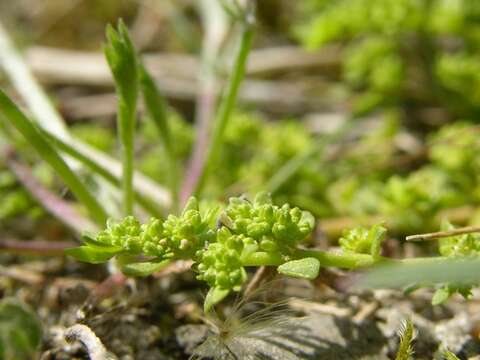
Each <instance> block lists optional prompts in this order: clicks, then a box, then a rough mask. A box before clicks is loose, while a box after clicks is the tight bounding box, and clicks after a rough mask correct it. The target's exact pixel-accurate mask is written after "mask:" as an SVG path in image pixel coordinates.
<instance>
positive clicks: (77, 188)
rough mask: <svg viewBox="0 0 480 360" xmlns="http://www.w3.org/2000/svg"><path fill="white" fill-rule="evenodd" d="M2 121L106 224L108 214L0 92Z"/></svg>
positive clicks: (18, 110) (40, 135)
mask: <svg viewBox="0 0 480 360" xmlns="http://www.w3.org/2000/svg"><path fill="white" fill-rule="evenodd" d="M0 115H2V116H1V117H0V120H4V121H8V122H10V123H11V124H12V125H13V126H14V127H15V128H16V129H17V130H18V131H19V132H20V133H21V134H22V135H23V136H24V137H25V138H26V139H27V141H28V142H29V143H30V145H32V146H33V147H34V148H35V150H36V151H37V152H38V154H39V155H40V156H41V157H42V158H43V160H45V161H46V162H47V163H48V164H49V165H50V166H51V167H52V168H53V169H54V170H55V171H56V173H57V174H58V175H59V176H60V178H61V179H62V180H63V181H64V182H65V184H66V185H67V186H68V188H69V189H70V190H71V191H72V193H73V194H74V195H75V196H76V198H77V199H78V200H79V201H80V202H81V203H82V204H84V205H85V207H86V208H87V209H88V211H89V213H90V215H91V216H92V218H93V219H94V220H95V221H96V222H97V223H99V224H101V225H103V224H105V222H106V220H107V217H108V216H107V213H106V212H105V210H104V209H103V207H102V206H101V205H100V204H99V203H98V202H97V200H96V199H95V197H94V196H93V195H92V194H91V193H90V192H89V191H88V190H87V188H86V187H85V186H84V185H83V183H82V181H81V180H80V179H79V178H78V177H77V175H76V174H75V173H74V172H73V171H72V170H71V169H70V168H69V167H68V165H67V164H66V163H65V161H64V160H63V159H62V158H61V157H60V155H59V154H58V153H57V152H56V150H55V149H54V148H53V147H52V146H51V145H50V144H49V143H48V141H47V140H46V139H45V138H44V137H43V135H42V133H41V132H40V131H39V130H38V129H37V128H36V127H35V126H34V125H33V123H32V122H31V121H30V120H29V119H28V118H27V117H26V116H25V115H24V114H23V113H22V112H21V111H20V109H19V108H18V107H17V106H16V105H15V104H14V103H13V101H11V100H10V99H9V97H8V96H7V95H6V94H5V93H4V92H3V91H1V90H0Z"/></svg>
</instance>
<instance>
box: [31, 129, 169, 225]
mask: <svg viewBox="0 0 480 360" xmlns="http://www.w3.org/2000/svg"><path fill="white" fill-rule="evenodd" d="M40 131H41V132H42V134H43V135H45V137H47V138H48V140H50V141H51V142H52V144H53V146H55V147H56V148H57V149H58V150H60V151H61V152H63V153H65V154H67V155H69V156H70V157H71V158H73V159H75V160H78V162H80V163H81V164H82V165H84V166H86V167H87V168H89V169H90V170H91V171H92V172H94V173H95V174H97V175H99V176H100V177H102V178H103V179H104V180H106V181H108V182H109V183H110V184H113V185H115V186H117V187H121V185H122V180H121V175H120V174H119V173H118V171H117V172H116V173H114V172H112V169H111V167H110V168H109V167H106V166H105V165H106V162H105V161H99V160H102V159H99V158H97V157H95V156H89V155H90V154H86V153H84V152H82V151H81V150H79V149H78V147H77V146H75V145H74V144H71V143H70V142H68V143H67V142H65V141H63V140H62V139H60V138H58V137H55V135H53V134H51V133H49V132H48V131H45V130H42V129H40ZM137 175H138V174H137ZM136 179H137V180H139V181H141V180H144V179H142V178H141V177H140V176H136ZM148 184H153V183H150V182H149V183H148ZM134 185H135V184H134ZM138 185H140V186H138ZM146 185H147V183H143V181H142V183H141V184H137V186H136V188H135V199H136V201H137V202H138V203H139V204H140V205H141V206H142V207H143V208H144V209H145V210H147V211H148V212H149V213H150V215H153V216H155V217H157V218H160V219H161V218H163V217H164V214H163V213H162V211H161V210H160V209H159V208H158V207H157V201H156V200H157V199H156V198H155V197H154V196H151V193H150V194H148V195H147V194H146V193H145V189H146V188H147V186H146ZM140 189H141V190H143V193H142V191H141V190H140ZM151 190H152V191H155V190H156V191H155V194H157V195H158V193H159V191H160V190H161V191H163V189H162V188H158V189H155V188H152V189H151Z"/></svg>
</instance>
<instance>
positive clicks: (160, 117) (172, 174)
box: [140, 64, 178, 207]
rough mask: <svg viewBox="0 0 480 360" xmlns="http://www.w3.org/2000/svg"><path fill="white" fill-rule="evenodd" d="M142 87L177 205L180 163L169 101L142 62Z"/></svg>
mask: <svg viewBox="0 0 480 360" xmlns="http://www.w3.org/2000/svg"><path fill="white" fill-rule="evenodd" d="M140 87H141V89H142V93H143V100H144V102H145V107H146V109H147V111H148V113H149V115H150V117H151V118H152V120H153V122H154V123H155V125H156V127H157V129H158V132H159V134H160V137H161V138H162V141H163V144H164V146H165V152H166V154H167V157H168V167H169V169H168V173H169V180H170V192H171V193H172V203H173V206H174V207H176V206H177V205H178V204H177V203H178V165H177V159H176V156H175V150H174V148H173V141H172V135H171V131H170V127H169V124H168V114H167V103H166V101H165V99H164V97H163V96H162V94H161V93H160V90H159V89H158V87H157V85H156V84H155V81H154V80H153V78H152V77H151V76H150V74H149V73H148V71H147V69H146V68H145V66H144V65H143V64H140ZM159 165H160V164H159Z"/></svg>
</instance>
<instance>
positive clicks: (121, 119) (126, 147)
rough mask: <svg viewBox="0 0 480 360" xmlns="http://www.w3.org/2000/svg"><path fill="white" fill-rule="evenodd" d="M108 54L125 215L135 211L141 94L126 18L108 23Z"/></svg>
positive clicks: (106, 51)
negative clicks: (115, 23) (114, 94)
mask: <svg viewBox="0 0 480 360" xmlns="http://www.w3.org/2000/svg"><path fill="white" fill-rule="evenodd" d="M107 39H108V43H107V45H106V46H105V49H104V50H105V57H106V58H107V62H108V65H109V66H110V70H111V71H112V75H113V78H114V80H115V87H116V90H117V95H118V114H117V128H118V138H119V140H120V145H121V148H122V164H123V175H122V181H123V207H124V212H125V215H132V214H133V203H134V194H133V171H134V170H133V150H134V149H133V145H134V135H135V125H136V109H137V98H138V67H137V56H136V54H135V49H134V48H133V44H132V42H131V40H130V37H129V36H128V31H127V28H126V26H125V24H124V23H123V22H122V21H119V23H118V29H117V30H115V29H114V28H113V27H112V26H107Z"/></svg>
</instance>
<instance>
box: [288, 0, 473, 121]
mask: <svg viewBox="0 0 480 360" xmlns="http://www.w3.org/2000/svg"><path fill="white" fill-rule="evenodd" d="M305 16H306V17H308V18H309V20H308V21H303V20H302V21H301V22H300V23H299V24H298V26H297V27H296V28H295V32H296V34H297V36H298V37H299V38H300V39H301V41H302V42H303V44H304V45H305V46H306V47H308V48H310V49H318V48H321V47H323V46H325V45H327V44H331V43H337V44H341V45H342V47H343V48H344V56H342V64H343V69H344V71H343V74H344V81H345V82H346V83H347V84H348V85H349V86H350V88H351V89H352V91H354V92H355V93H356V94H359V96H358V97H357V98H356V102H355V106H354V111H355V112H357V113H364V112H369V111H372V110H375V109H378V108H379V107H390V106H401V107H410V108H412V107H413V108H425V107H431V106H435V107H441V108H443V109H445V110H446V111H448V112H449V114H450V115H452V116H453V117H455V116H457V114H458V115H462V116H469V115H472V114H475V113H477V112H478V109H479V101H478V100H479V99H480V98H479V92H478V89H479V88H480V86H479V85H480V83H479V81H480V77H479V71H478V70H479V67H480V60H479V56H478V55H479V51H480V47H479V44H480V42H479V38H480V21H479V20H480V4H479V3H478V2H477V1H475V0H378V1H370V0H338V1H337V0H335V1H332V0H309V1H306V2H305V3H304V5H303V16H302V17H300V18H301V19H303V18H304V17H305ZM409 115H410V116H412V114H409ZM410 120H412V119H410Z"/></svg>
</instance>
